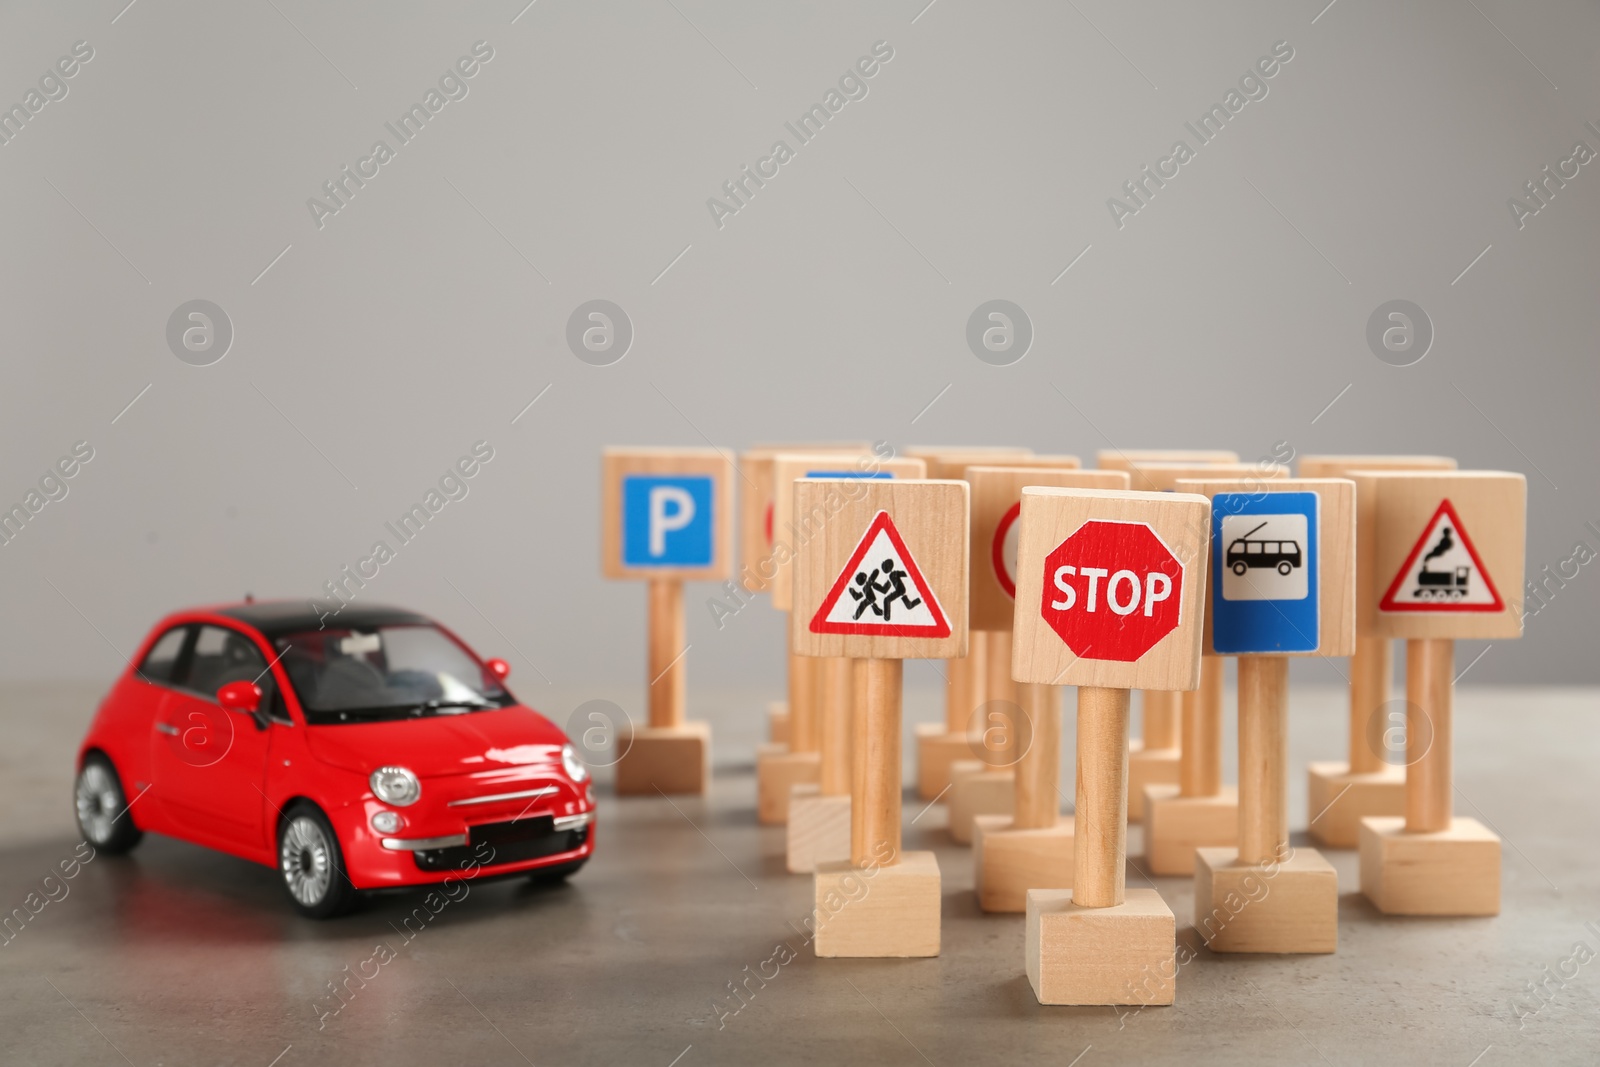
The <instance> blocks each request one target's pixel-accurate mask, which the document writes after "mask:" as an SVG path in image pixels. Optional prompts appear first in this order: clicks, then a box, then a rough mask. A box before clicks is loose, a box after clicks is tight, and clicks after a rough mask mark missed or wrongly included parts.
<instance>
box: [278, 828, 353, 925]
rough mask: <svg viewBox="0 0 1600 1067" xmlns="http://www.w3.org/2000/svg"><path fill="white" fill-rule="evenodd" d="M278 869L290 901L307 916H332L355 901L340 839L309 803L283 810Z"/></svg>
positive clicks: (347, 908)
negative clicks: (340, 846) (340, 847)
mask: <svg viewBox="0 0 1600 1067" xmlns="http://www.w3.org/2000/svg"><path fill="white" fill-rule="evenodd" d="M278 871H279V873H280V874H282V875H283V888H284V891H285V892H287V893H288V894H289V903H290V904H292V905H293V906H294V910H295V911H298V912H299V913H300V914H301V915H304V916H306V917H307V918H308V919H331V918H333V917H334V916H335V915H340V914H343V913H344V912H346V911H348V910H349V909H350V907H351V905H352V904H354V903H355V899H356V890H355V886H353V885H351V884H350V877H349V875H347V874H346V873H345V868H344V854H343V853H342V852H340V851H339V838H338V837H337V836H336V835H335V834H334V832H333V827H332V826H331V825H329V823H328V818H327V816H325V815H323V814H322V812H321V811H319V810H317V809H316V808H315V807H314V806H312V805H310V804H307V803H304V802H302V803H299V804H295V805H293V806H291V807H290V808H289V810H288V811H287V812H285V813H284V816H283V821H282V823H281V824H280V825H279V827H278Z"/></svg>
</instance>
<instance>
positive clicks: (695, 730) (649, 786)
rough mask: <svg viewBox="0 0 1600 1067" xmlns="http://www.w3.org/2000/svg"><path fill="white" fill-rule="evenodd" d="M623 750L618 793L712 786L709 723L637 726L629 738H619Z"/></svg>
mask: <svg viewBox="0 0 1600 1067" xmlns="http://www.w3.org/2000/svg"><path fill="white" fill-rule="evenodd" d="M620 740H621V743H622V744H623V746H624V749H625V751H624V753H623V756H622V758H621V759H620V760H618V761H617V777H616V786H615V788H616V791H617V795H618V796H633V795H638V794H648V795H650V796H655V795H656V791H657V790H660V791H661V792H662V793H666V794H668V795H679V794H684V793H698V794H704V793H705V792H706V790H707V789H708V788H710V785H711V724H710V723H708V722H686V723H684V724H683V725H682V726H636V727H634V729H633V735H632V737H631V738H622V739H620Z"/></svg>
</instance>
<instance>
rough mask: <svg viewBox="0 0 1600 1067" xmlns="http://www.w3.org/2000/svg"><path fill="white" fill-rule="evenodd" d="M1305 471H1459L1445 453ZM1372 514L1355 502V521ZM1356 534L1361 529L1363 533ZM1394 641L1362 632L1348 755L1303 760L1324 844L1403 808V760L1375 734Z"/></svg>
mask: <svg viewBox="0 0 1600 1067" xmlns="http://www.w3.org/2000/svg"><path fill="white" fill-rule="evenodd" d="M1299 467H1300V477H1302V478H1343V477H1346V476H1348V474H1349V473H1350V472H1351V471H1356V470H1380V471H1384V470H1454V469H1455V468H1456V461H1455V460H1453V459H1450V458H1448V457H1445V456H1335V455H1319V456H1301V457H1300V460H1299ZM1371 521H1372V516H1371V515H1370V514H1367V513H1364V512H1362V511H1361V510H1360V509H1357V512H1356V525H1357V527H1358V528H1360V527H1361V526H1363V525H1365V524H1367V523H1370V522H1371ZM1358 540H1359V535H1358ZM1393 678H1394V642H1392V641H1390V640H1389V639H1387V638H1381V637H1372V636H1370V635H1367V634H1364V633H1361V632H1359V631H1358V632H1357V634H1356V646H1355V651H1353V652H1352V653H1351V654H1350V720H1349V744H1348V748H1349V758H1348V759H1347V760H1345V761H1343V762H1339V761H1334V760H1313V761H1312V762H1311V763H1310V764H1308V765H1307V767H1306V778H1307V798H1308V802H1309V807H1310V810H1311V812H1312V821H1311V825H1310V827H1309V833H1310V835H1311V839H1312V840H1313V841H1315V842H1316V843H1317V844H1319V845H1322V846H1323V847H1325V848H1351V849H1353V848H1355V847H1356V845H1357V844H1358V843H1359V839H1360V832H1361V820H1362V819H1363V818H1364V817H1366V816H1368V815H1402V814H1404V812H1405V788H1406V775H1405V767H1404V766H1403V765H1402V764H1400V763H1388V762H1385V760H1384V755H1383V753H1384V750H1383V748H1382V746H1381V744H1380V743H1379V742H1376V741H1375V740H1374V738H1379V739H1381V738H1382V737H1384V736H1386V735H1387V733H1388V731H1387V725H1388V724H1387V723H1385V722H1384V721H1383V718H1382V717H1383V716H1386V715H1388V714H1390V713H1391V709H1390V708H1389V707H1388V705H1389V702H1390V697H1391V696H1392V693H1391V690H1390V685H1391V681H1392V679H1393Z"/></svg>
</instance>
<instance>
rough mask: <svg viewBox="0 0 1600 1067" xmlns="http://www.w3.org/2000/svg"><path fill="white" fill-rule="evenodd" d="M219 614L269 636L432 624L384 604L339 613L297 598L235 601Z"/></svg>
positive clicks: (352, 606) (349, 606) (354, 606)
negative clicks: (247, 601)
mask: <svg viewBox="0 0 1600 1067" xmlns="http://www.w3.org/2000/svg"><path fill="white" fill-rule="evenodd" d="M217 614H218V615H226V616H227V617H228V618H230V619H237V620H238V621H239V622H242V623H244V624H245V625H246V626H253V627H255V628H256V629H257V630H259V631H261V633H262V635H263V636H265V637H278V636H280V635H282V634H287V633H294V632H296V631H299V630H319V629H324V628H326V629H338V630H367V629H372V628H374V627H378V626H407V625H417V624H422V625H432V624H433V620H432V619H430V618H428V617H427V616H426V615H419V614H417V613H416V612H414V611H406V610H405V609H403V608H390V607H384V606H383V605H380V604H362V605H357V604H346V605H345V606H344V607H343V609H341V610H340V611H339V612H337V613H334V612H329V611H319V610H318V609H317V608H316V607H314V606H313V605H311V604H310V603H306V602H303V601H295V600H269V601H262V602H260V603H252V604H235V605H233V606H232V607H227V608H222V609H220V610H219V611H218V612H217Z"/></svg>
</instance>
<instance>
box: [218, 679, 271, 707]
mask: <svg viewBox="0 0 1600 1067" xmlns="http://www.w3.org/2000/svg"><path fill="white" fill-rule="evenodd" d="M217 703H218V704H221V705H222V706H223V707H225V708H227V709H228V710H229V711H237V712H239V713H240V714H243V715H254V714H255V713H256V712H258V711H260V710H261V687H260V686H259V685H257V684H256V683H254V682H229V683H228V684H227V685H225V686H223V687H222V688H221V689H218V690H217Z"/></svg>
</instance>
